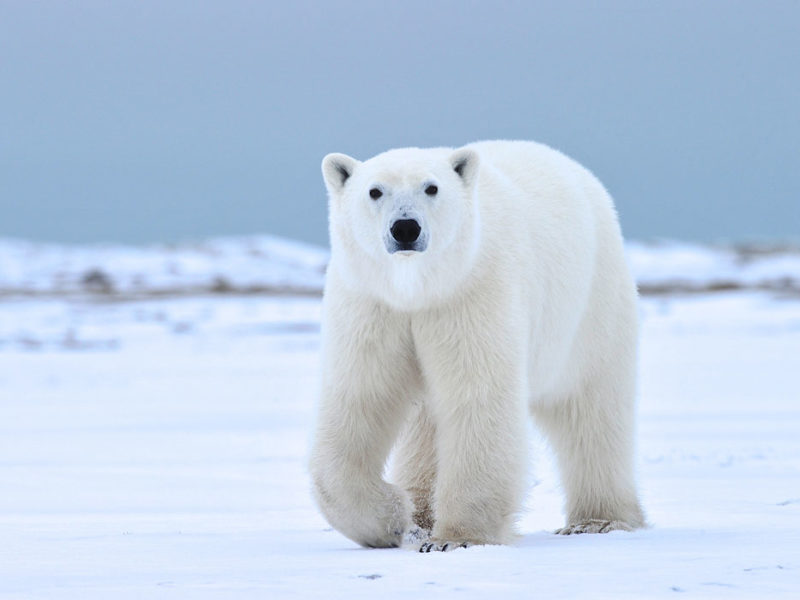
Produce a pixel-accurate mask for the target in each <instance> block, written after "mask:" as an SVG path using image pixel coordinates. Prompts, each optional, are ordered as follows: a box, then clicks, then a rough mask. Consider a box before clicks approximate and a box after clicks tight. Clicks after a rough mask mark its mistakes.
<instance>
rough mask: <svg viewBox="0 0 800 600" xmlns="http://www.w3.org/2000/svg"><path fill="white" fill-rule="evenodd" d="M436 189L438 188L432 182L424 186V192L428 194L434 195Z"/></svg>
mask: <svg viewBox="0 0 800 600" xmlns="http://www.w3.org/2000/svg"><path fill="white" fill-rule="evenodd" d="M438 191H439V188H438V187H436V186H435V185H432V184H431V185H429V186H428V187H426V188H425V193H426V194H428V196H435V195H436V192H438Z"/></svg>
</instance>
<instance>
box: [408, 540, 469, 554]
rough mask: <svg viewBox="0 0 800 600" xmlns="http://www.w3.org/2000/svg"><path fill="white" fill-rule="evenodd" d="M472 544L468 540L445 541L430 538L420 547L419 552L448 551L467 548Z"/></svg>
mask: <svg viewBox="0 0 800 600" xmlns="http://www.w3.org/2000/svg"><path fill="white" fill-rule="evenodd" d="M471 545H472V544H470V543H469V542H446V541H436V540H430V541H427V542H424V543H423V544H422V545H421V546H420V547H419V551H420V552H449V551H450V550H455V549H456V548H469V547H470V546H471Z"/></svg>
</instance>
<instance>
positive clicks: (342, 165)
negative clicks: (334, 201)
mask: <svg viewBox="0 0 800 600" xmlns="http://www.w3.org/2000/svg"><path fill="white" fill-rule="evenodd" d="M358 164H359V161H357V160H356V159H355V158H353V157H351V156H347V154H339V153H334V154H328V155H327V156H326V157H325V158H323V159H322V177H323V178H324V179H325V185H326V186H327V188H328V191H329V192H331V193H337V194H338V193H339V192H341V191H342V189H343V188H344V184H345V183H347V180H348V179H350V176H351V175H352V174H353V171H354V170H355V168H356V166H357V165H358Z"/></svg>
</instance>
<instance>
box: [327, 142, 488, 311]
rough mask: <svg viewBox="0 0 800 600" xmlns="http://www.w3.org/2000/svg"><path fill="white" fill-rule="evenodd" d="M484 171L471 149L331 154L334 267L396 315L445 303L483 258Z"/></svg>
mask: <svg viewBox="0 0 800 600" xmlns="http://www.w3.org/2000/svg"><path fill="white" fill-rule="evenodd" d="M478 165H479V158H478V155H477V153H476V152H475V151H474V150H472V149H469V148H461V149H458V150H453V149H447V148H434V149H419V148H404V149H399V150H390V151H389V152H385V153H383V154H379V155H378V156H376V157H374V158H371V159H369V160H366V161H364V162H361V161H358V160H356V159H354V158H351V157H350V156H347V155H345V154H329V155H327V156H326V157H325V158H324V159H323V161H322V173H323V177H324V179H325V185H326V187H327V188H328V195H329V199H330V202H329V216H330V236H331V250H332V255H331V268H335V269H337V272H341V274H342V276H343V277H345V278H346V279H347V280H348V282H349V283H350V284H352V285H354V286H357V287H358V288H359V289H362V290H364V291H367V292H369V293H371V294H372V295H374V296H378V297H379V298H382V299H383V300H384V301H386V302H387V303H389V304H390V305H392V306H394V307H395V308H399V309H407V310H414V309H418V308H422V307H425V306H429V305H431V304H432V303H435V302H436V301H438V300H444V299H445V298H446V297H447V296H449V295H450V293H452V292H453V291H454V289H455V288H457V287H458V284H459V283H460V282H461V281H462V280H463V278H464V276H465V275H466V273H467V272H468V271H469V269H470V267H471V266H472V264H473V262H474V260H475V256H476V254H477V248H478V243H479V231H480V228H479V223H478V210H477V198H476V194H475V189H476V180H477V178H478Z"/></svg>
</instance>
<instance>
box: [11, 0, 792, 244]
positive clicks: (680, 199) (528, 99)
mask: <svg viewBox="0 0 800 600" xmlns="http://www.w3.org/2000/svg"><path fill="white" fill-rule="evenodd" d="M798 107H800V2H797V1H786V2H735V1H724V2H722V1H720V2H707V1H706V2H697V1H694V2H675V1H671V2H664V3H658V4H656V3H655V2H647V1H641V0H632V1H630V2H603V3H600V2H590V1H589V0H586V1H582V2H564V1H553V2H531V1H527V2H500V1H493V2H488V1H486V2H471V1H469V0H457V1H449V0H448V1H437V0H426V1H418V0H405V1H403V2H391V3H390V2H378V1H372V2H367V1H363V2H353V1H347V2H342V1H336V0H327V1H325V2H320V1H316V2H303V1H300V2H295V1H292V2H288V1H287V2H272V1H270V2H233V1H225V2H223V1H219V2H202V1H195V0H192V1H189V0H174V1H170V2H161V1H158V2H150V1H142V0H137V1H132V2H120V1H115V2H106V1H102V2H99V1H98V2H85V1H84V2H81V1H76V2H70V3H67V2H38V1H37V2H33V1H30V0H3V1H2V3H0V235H11V236H15V237H26V238H34V239H44V240H58V241H102V240H105V241H115V240H119V241H128V242H141V241H156V240H164V241H170V240H180V239H187V238H198V237H204V236H209V235H218V234H238V233H256V232H267V233H274V234H279V235H285V236H289V237H294V238H298V239H303V240H307V241H312V242H317V243H321V244H324V243H327V226H326V222H327V215H326V210H327V209H326V200H325V192H324V186H323V184H322V179H321V175H320V170H319V163H320V161H321V159H322V157H323V156H324V155H325V154H326V153H328V152H333V151H337V152H346V153H348V154H351V155H353V156H356V157H358V158H368V157H369V156H372V155H374V154H376V153H378V152H380V151H382V150H385V149H388V148H392V147H399V146H412V145H413V146H431V145H449V146H457V145H461V144H464V143H467V142H470V141H474V140H478V139H488V138H514V139H534V140H538V141H542V142H545V143H548V144H550V145H552V146H554V147H556V148H559V149H561V150H563V151H564V152H566V153H567V154H569V155H571V156H573V157H575V158H577V159H578V160H579V161H581V162H582V163H584V164H585V165H586V166H588V167H589V168H590V169H592V170H593V171H594V172H595V173H596V174H597V175H598V176H599V177H600V178H601V179H602V180H603V181H604V183H605V184H606V186H607V187H608V188H609V190H610V191H611V193H612V195H613V196H614V197H615V199H616V201H617V205H618V208H619V211H620V214H621V218H622V223H623V228H624V230H625V232H626V234H627V236H628V237H634V238H651V237H674V238H684V239H698V240H709V241H715V240H731V239H752V238H776V237H777V238H794V239H798V237H800V116H799V114H800V113H799V112H798Z"/></svg>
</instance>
